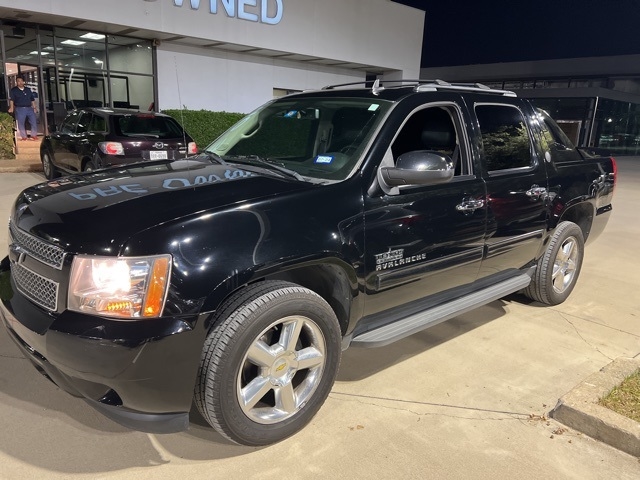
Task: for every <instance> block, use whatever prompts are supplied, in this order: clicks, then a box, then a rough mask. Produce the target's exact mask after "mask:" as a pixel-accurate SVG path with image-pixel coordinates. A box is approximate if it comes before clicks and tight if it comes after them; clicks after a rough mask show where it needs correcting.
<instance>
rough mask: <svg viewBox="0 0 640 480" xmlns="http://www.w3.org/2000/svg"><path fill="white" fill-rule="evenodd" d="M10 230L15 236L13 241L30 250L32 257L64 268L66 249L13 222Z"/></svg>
mask: <svg viewBox="0 0 640 480" xmlns="http://www.w3.org/2000/svg"><path fill="white" fill-rule="evenodd" d="M9 231H10V232H11V237H12V238H13V243H15V244H16V245H18V246H20V247H21V248H22V249H23V250H25V251H26V252H28V253H29V254H30V255H31V256H32V257H34V258H36V259H38V260H40V261H41V262H42V263H45V264H47V265H49V266H50V267H53V268H57V269H58V270H61V269H62V264H63V262H64V250H62V249H61V248H60V247H56V246H55V245H51V244H50V243H47V242H45V241H44V240H40V239H39V238H37V237H34V236H33V235H29V234H28V233H26V232H24V231H22V230H20V229H19V228H17V227H16V226H15V225H14V223H13V222H10V223H9Z"/></svg>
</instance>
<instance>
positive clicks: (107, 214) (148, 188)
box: [12, 159, 314, 254]
mask: <svg viewBox="0 0 640 480" xmlns="http://www.w3.org/2000/svg"><path fill="white" fill-rule="evenodd" d="M310 188H314V185H313V184H311V183H305V182H300V181H294V180H290V179H285V178H282V177H280V176H279V174H277V173H271V172H264V173H261V169H260V168H259V167H255V168H254V167H244V166H236V165H232V164H227V165H219V164H211V163H210V162H208V161H207V162H203V161H198V160H191V159H190V160H178V161H173V162H153V163H141V164H137V165H131V166H128V168H113V169H108V170H99V171H96V172H93V173H90V174H83V175H74V176H69V177H63V178H61V179H57V180H53V181H50V182H47V183H42V184H39V185H34V186H33V187H29V188H27V189H26V190H24V191H23V192H22V193H21V194H20V195H19V196H18V198H17V200H16V203H15V206H14V211H13V213H12V220H13V222H14V224H15V225H17V226H18V227H19V228H20V229H21V230H24V231H25V232H27V233H30V234H31V235H34V236H36V237H40V238H42V239H44V240H46V241H48V242H50V243H53V244H54V245H58V246H60V247H62V248H63V249H64V250H66V251H70V252H75V253H90V254H113V253H119V252H120V251H121V248H122V246H123V245H124V244H125V242H126V241H127V240H128V239H129V238H130V237H131V236H133V235H134V234H135V233H137V232H141V231H143V230H146V229H148V228H150V227H153V226H156V225H160V224H162V223H166V222H171V221H173V220H176V219H179V218H182V217H186V216H189V215H193V214H196V213H203V212H206V211H216V210H221V209H224V208H225V207H230V206H232V205H236V206H237V205H239V204H240V205H241V204H242V203H245V202H252V201H256V200H258V199H264V198H268V197H270V196H273V195H281V194H286V193H287V192H293V191H297V190H301V189H310Z"/></svg>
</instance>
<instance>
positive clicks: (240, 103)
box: [158, 44, 364, 113]
mask: <svg viewBox="0 0 640 480" xmlns="http://www.w3.org/2000/svg"><path fill="white" fill-rule="evenodd" d="M361 80H364V73H363V72H356V71H353V70H346V69H338V68H332V67H323V66H320V65H309V64H304V63H299V62H292V61H286V60H277V59H270V58H265V57H257V56H249V55H243V54H237V53H226V52H220V51H217V50H213V49H206V48H196V47H186V46H178V45H168V44H163V45H162V46H160V47H159V48H158V98H159V103H160V105H159V108H160V109H171V108H182V107H183V106H184V107H187V108H188V109H190V110H200V109H205V110H215V111H226V112H240V113H248V112H250V111H252V110H254V109H255V108H257V107H258V106H260V105H262V104H263V103H265V102H266V101H267V100H270V99H272V98H273V89H274V88H286V89H293V90H306V89H315V88H320V87H322V86H325V85H331V84H336V83H346V82H355V81H361Z"/></svg>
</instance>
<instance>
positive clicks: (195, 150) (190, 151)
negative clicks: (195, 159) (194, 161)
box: [187, 142, 198, 155]
mask: <svg viewBox="0 0 640 480" xmlns="http://www.w3.org/2000/svg"><path fill="white" fill-rule="evenodd" d="M187 153H188V154H189V155H195V154H196V153H198V146H197V145H196V142H189V145H187Z"/></svg>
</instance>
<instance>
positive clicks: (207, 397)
mask: <svg viewBox="0 0 640 480" xmlns="http://www.w3.org/2000/svg"><path fill="white" fill-rule="evenodd" d="M340 355H341V334H340V326H339V324H338V320H337V318H336V316H335V314H334V312H333V310H332V309H331V307H330V306H329V305H328V304H327V302H325V301H324V299H322V298H321V297H320V296H318V295H317V294H315V293H314V292H312V291H311V290H308V289H306V288H303V287H300V286H298V285H294V284H291V283H287V282H279V281H278V282H276V281H266V282H261V283H259V284H255V285H251V286H249V287H247V288H246V289H244V290H242V291H240V292H238V293H236V294H235V295H233V296H232V297H231V298H230V299H229V300H228V301H227V302H226V303H225V305H224V306H223V307H221V309H220V313H219V315H218V321H217V322H216V324H215V326H214V327H213V328H212V330H211V331H210V332H209V335H208V337H207V340H206V342H205V345H204V349H203V352H202V357H201V364H200V369H199V371H198V380H197V383H196V388H195V403H196V406H197V407H198V410H199V411H200V413H201V414H202V416H203V417H204V418H205V419H206V420H207V421H208V422H209V424H211V426H212V427H214V428H215V429H216V430H217V431H218V432H219V433H220V434H222V435H223V436H224V437H226V438H228V439H229V440H232V441H234V442H236V443H240V444H243V445H253V446H258V445H267V444H270V443H274V442H278V441H280V440H283V439H284V438H287V437H288V436H290V435H292V434H294V433H296V432H297V431H299V430H300V429H302V428H303V427H304V426H305V425H306V424H307V423H308V422H309V421H310V420H311V419H312V418H313V416H314V415H315V414H316V412H317V411H318V410H319V409H320V407H321V406H322V404H323V403H324V401H325V399H326V398H327V396H328V394H329V391H330V390H331V387H332V386H333V382H334V380H335V377H336V374H337V372H338V366H339V363H340Z"/></svg>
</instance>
